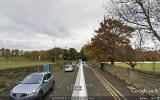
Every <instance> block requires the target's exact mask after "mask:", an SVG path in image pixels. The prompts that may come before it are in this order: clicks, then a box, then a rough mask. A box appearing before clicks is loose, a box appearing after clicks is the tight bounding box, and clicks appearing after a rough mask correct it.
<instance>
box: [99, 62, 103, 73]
mask: <svg viewBox="0 0 160 100" xmlns="http://www.w3.org/2000/svg"><path fill="white" fill-rule="evenodd" d="M100 70H102V71H104V63H103V62H101V67H100Z"/></svg>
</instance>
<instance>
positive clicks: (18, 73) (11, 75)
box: [0, 63, 67, 94]
mask: <svg viewBox="0 0 160 100" xmlns="http://www.w3.org/2000/svg"><path fill="white" fill-rule="evenodd" d="M65 64H67V63H64V64H62V63H57V64H50V72H52V73H53V72H55V71H58V70H61V69H63V67H64V65H65ZM38 71H39V72H43V65H40V66H28V67H22V68H13V69H2V70H0V94H2V93H4V92H5V91H9V90H10V89H11V88H13V86H15V85H16V84H17V83H18V82H19V81H20V80H22V79H23V78H24V77H25V76H26V75H28V74H30V73H33V72H38Z"/></svg>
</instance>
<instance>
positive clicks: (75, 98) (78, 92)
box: [71, 62, 88, 100]
mask: <svg viewBox="0 0 160 100" xmlns="http://www.w3.org/2000/svg"><path fill="white" fill-rule="evenodd" d="M71 100H88V96H87V91H86V83H85V77H84V71H83V65H82V62H80V66H79V70H78V74H77V78H76V82H75V85H74V90H73V93H72V98H71Z"/></svg>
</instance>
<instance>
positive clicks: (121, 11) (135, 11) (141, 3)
mask: <svg viewBox="0 0 160 100" xmlns="http://www.w3.org/2000/svg"><path fill="white" fill-rule="evenodd" d="M111 2H112V4H111V6H112V7H109V6H108V5H107V4H106V7H105V8H106V10H107V11H108V12H109V14H110V15H111V17H114V18H117V19H120V20H122V21H123V22H125V23H127V24H130V25H132V26H134V27H135V29H137V30H140V31H142V32H141V34H143V35H145V36H146V35H150V36H151V37H155V38H156V39H158V40H159V41H160V33H159V32H160V31H159V26H160V0H111ZM109 8H110V9H109Z"/></svg>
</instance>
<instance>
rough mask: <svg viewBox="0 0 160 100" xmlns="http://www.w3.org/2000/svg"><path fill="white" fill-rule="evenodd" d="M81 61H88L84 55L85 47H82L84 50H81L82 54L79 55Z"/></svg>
mask: <svg viewBox="0 0 160 100" xmlns="http://www.w3.org/2000/svg"><path fill="white" fill-rule="evenodd" d="M78 58H79V59H82V60H83V61H86V60H87V57H86V56H85V55H84V47H82V49H81V50H80V53H79V55H78Z"/></svg>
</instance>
